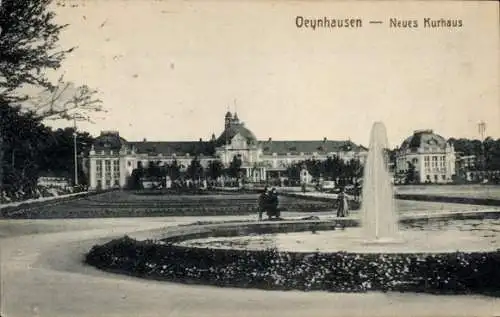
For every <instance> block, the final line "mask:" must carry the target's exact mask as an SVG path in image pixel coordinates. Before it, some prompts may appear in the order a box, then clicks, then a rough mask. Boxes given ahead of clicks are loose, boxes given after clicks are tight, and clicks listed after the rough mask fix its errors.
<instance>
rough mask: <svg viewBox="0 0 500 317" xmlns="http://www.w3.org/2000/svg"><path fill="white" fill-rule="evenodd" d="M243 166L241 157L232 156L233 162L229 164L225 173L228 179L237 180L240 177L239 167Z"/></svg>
mask: <svg viewBox="0 0 500 317" xmlns="http://www.w3.org/2000/svg"><path fill="white" fill-rule="evenodd" d="M242 164H243V162H242V160H241V157H239V156H238V155H235V156H233V160H232V161H231V163H229V169H228V171H227V173H228V175H229V176H230V177H234V178H239V177H240V175H241V165H242Z"/></svg>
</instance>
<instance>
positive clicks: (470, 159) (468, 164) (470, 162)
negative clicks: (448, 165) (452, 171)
mask: <svg viewBox="0 0 500 317" xmlns="http://www.w3.org/2000/svg"><path fill="white" fill-rule="evenodd" d="M478 165H479V164H478V159H477V157H476V156H475V155H457V169H458V170H460V171H467V172H468V171H473V170H476V169H477V168H478V167H479V166H478Z"/></svg>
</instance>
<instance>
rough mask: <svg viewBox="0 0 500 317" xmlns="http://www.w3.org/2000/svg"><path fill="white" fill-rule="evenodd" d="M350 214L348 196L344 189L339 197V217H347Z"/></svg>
mask: <svg viewBox="0 0 500 317" xmlns="http://www.w3.org/2000/svg"><path fill="white" fill-rule="evenodd" d="M348 213H349V204H348V201H347V195H346V194H345V192H344V189H343V188H342V189H341V190H340V193H339V195H338V197H337V217H346V216H347V215H348Z"/></svg>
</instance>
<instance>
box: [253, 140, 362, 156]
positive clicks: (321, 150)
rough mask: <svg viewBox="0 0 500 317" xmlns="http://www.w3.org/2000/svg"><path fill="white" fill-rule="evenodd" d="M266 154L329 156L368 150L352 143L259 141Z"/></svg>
mask: <svg viewBox="0 0 500 317" xmlns="http://www.w3.org/2000/svg"><path fill="white" fill-rule="evenodd" d="M259 144H260V145H261V146H262V150H263V152H264V154H272V153H277V154H287V153H290V154H300V153H314V152H316V153H318V154H328V153H331V152H343V151H366V148H365V147H363V146H360V145H357V144H354V143H353V142H351V141H330V140H321V141H274V140H269V141H259Z"/></svg>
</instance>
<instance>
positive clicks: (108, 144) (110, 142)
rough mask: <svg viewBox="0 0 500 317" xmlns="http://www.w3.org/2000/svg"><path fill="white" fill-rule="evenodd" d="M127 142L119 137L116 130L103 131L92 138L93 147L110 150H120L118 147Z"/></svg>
mask: <svg viewBox="0 0 500 317" xmlns="http://www.w3.org/2000/svg"><path fill="white" fill-rule="evenodd" d="M125 144H127V140H125V139H124V138H122V137H120V135H119V134H118V132H115V131H103V132H101V135H100V136H98V137H97V138H96V139H95V140H94V143H93V145H94V149H96V150H101V149H110V150H120V148H121V147H122V146H123V145H125Z"/></svg>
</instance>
